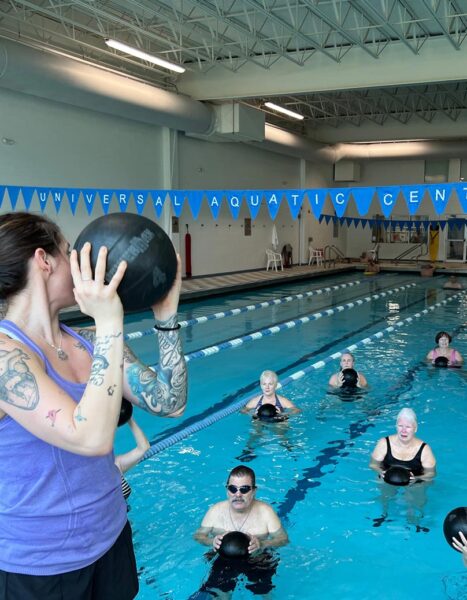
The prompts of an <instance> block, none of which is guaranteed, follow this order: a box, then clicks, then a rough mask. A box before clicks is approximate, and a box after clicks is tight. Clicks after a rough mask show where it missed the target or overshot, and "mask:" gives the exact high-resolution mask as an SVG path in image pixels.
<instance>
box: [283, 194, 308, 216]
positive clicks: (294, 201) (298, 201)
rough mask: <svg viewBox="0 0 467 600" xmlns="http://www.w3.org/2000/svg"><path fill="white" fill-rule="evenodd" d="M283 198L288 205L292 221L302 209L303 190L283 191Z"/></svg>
mask: <svg viewBox="0 0 467 600" xmlns="http://www.w3.org/2000/svg"><path fill="white" fill-rule="evenodd" d="M284 193H285V197H286V198H287V203H288V205H289V210H290V214H291V215H292V219H296V218H297V217H298V214H299V212H300V209H301V208H302V204H303V197H304V190H285V192H284Z"/></svg>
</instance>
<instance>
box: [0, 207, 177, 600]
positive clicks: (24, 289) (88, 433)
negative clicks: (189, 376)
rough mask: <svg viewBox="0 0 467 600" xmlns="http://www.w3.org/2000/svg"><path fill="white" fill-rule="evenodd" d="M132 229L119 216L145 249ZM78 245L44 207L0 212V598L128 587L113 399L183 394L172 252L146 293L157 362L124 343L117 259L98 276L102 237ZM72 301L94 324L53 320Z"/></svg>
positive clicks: (147, 406) (128, 540) (133, 578)
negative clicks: (162, 285) (158, 293)
mask: <svg viewBox="0 0 467 600" xmlns="http://www.w3.org/2000/svg"><path fill="white" fill-rule="evenodd" d="M154 225H155V224H154ZM156 227H157V226H156ZM137 238H138V236H137V235H136V234H135V233H134V232H133V231H132V230H131V228H130V229H129V230H128V244H127V248H131V249H132V251H133V250H137V251H142V250H144V248H145V247H146V246H144V244H138V243H137ZM97 239H98V238H97ZM96 243H97V241H96ZM90 254H91V245H90V244H89V243H85V244H84V245H83V248H82V250H81V252H80V256H79V260H78V254H77V252H76V250H74V251H72V252H71V256H70V245H69V244H68V242H67V240H66V239H65V238H64V236H63V234H62V232H61V231H60V229H59V228H58V226H57V225H56V224H55V223H53V222H52V221H50V220H49V219H47V218H45V217H44V216H42V215H38V214H32V213H25V212H18V213H8V214H3V215H1V216H0V298H1V299H3V300H6V302H7V306H8V309H7V313H6V318H5V319H4V320H2V321H0V372H1V380H0V453H1V456H2V469H1V472H0V531H1V532H2V533H1V536H2V542H3V544H2V552H1V553H0V596H1V598H2V599H4V600H18V599H19V598H21V600H36V599H37V600H42V599H44V598H54V600H66V599H68V598H73V599H74V600H89V599H91V598H95V599H99V598H112V600H130V599H131V598H134V597H135V596H136V594H137V592H138V579H137V573H136V563H135V558H134V553H133V543H132V534H131V528H130V525H129V523H128V521H127V507H126V503H125V500H124V498H123V494H122V490H121V481H120V473H119V471H118V469H117V467H116V466H115V463H114V455H113V451H112V447H113V442H114V434H115V429H116V427H117V421H118V418H119V414H120V407H121V399H122V396H123V395H124V396H125V397H126V398H127V399H128V400H129V401H130V402H131V403H132V404H135V405H137V406H139V407H140V408H142V409H143V410H146V411H147V412H149V413H151V414H154V415H155V416H159V417H176V416H178V415H181V414H182V413H183V411H184V408H185V404H186V367H185V361H184V357H183V353H182V348H181V343H180V339H179V331H178V325H177V307H178V299H179V294H180V287H181V276H180V261H179V260H178V273H177V276H176V278H175V281H174V282H173V285H172V286H171V288H170V289H169V290H168V293H167V295H165V296H164V297H162V298H161V297H159V298H158V299H157V300H156V301H154V303H153V305H152V306H151V309H152V311H153V313H154V316H155V319H156V325H155V328H156V329H157V331H158V338H157V339H158V342H159V353H160V361H159V365H160V366H159V369H158V372H157V373H156V372H154V371H152V370H151V369H149V368H148V367H146V366H145V365H143V364H142V363H141V362H140V361H139V360H138V359H137V358H136V357H135V356H134V355H133V353H132V352H131V351H130V350H129V349H128V348H126V346H125V345H124V343H123V306H122V302H121V300H120V297H119V293H118V288H119V286H120V285H125V275H126V270H127V264H129V260H128V261H119V262H118V264H117V265H116V268H115V272H114V274H113V275H112V276H107V275H106V265H107V249H106V247H100V249H99V251H98V257H97V261H96V264H95V267H94V268H93V265H92V264H91V260H90ZM128 276H131V268H129V269H128ZM106 279H107V280H106ZM122 289H123V288H122ZM76 303H78V305H79V307H80V309H81V311H82V312H83V313H84V314H86V315H88V316H89V317H91V318H92V319H93V320H94V324H95V326H94V327H91V328H82V329H78V330H73V329H71V328H69V327H67V326H65V325H63V324H61V323H60V320H59V312H60V310H61V309H63V308H66V307H69V306H73V305H74V304H76Z"/></svg>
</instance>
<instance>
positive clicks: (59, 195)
mask: <svg viewBox="0 0 467 600" xmlns="http://www.w3.org/2000/svg"><path fill="white" fill-rule="evenodd" d="M50 193H51V194H52V200H53V203H54V206H55V212H56V213H57V215H58V213H59V212H60V209H61V208H62V203H63V201H64V200H65V190H64V189H62V188H51V190H50Z"/></svg>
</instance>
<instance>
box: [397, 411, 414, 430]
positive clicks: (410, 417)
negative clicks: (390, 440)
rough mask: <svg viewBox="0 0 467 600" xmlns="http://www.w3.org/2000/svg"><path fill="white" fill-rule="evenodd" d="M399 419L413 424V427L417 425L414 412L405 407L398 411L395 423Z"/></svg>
mask: <svg viewBox="0 0 467 600" xmlns="http://www.w3.org/2000/svg"><path fill="white" fill-rule="evenodd" d="M399 419H407V421H412V423H414V425H415V427H417V425H418V423H417V415H416V414H415V411H413V410H412V409H411V408H407V407H404V408H402V409H401V410H400V411H399V414H398V415H397V418H396V423H397V422H398V421H399Z"/></svg>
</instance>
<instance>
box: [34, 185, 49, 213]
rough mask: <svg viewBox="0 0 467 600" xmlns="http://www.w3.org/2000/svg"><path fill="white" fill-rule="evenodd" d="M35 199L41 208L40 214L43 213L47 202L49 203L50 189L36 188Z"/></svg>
mask: <svg viewBox="0 0 467 600" xmlns="http://www.w3.org/2000/svg"><path fill="white" fill-rule="evenodd" d="M36 192H37V198H38V200H39V205H40V207H41V212H44V211H45V209H46V208H47V202H48V201H49V196H50V192H51V190H50V188H46V187H38V188H36Z"/></svg>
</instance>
